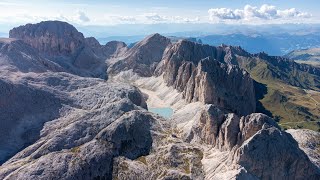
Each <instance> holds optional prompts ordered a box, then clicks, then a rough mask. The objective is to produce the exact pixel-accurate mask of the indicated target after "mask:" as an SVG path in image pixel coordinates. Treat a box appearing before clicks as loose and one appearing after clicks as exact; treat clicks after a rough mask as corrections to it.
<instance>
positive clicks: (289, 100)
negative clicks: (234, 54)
mask: <svg viewBox="0 0 320 180" xmlns="http://www.w3.org/2000/svg"><path fill="white" fill-rule="evenodd" d="M240 62H242V63H241V66H242V67H243V68H245V69H246V70H247V71H248V72H249V73H250V75H251V77H252V78H253V79H254V80H256V81H257V82H259V83H261V84H263V85H264V86H265V88H266V92H265V93H264V94H263V95H262V96H261V97H260V98H259V102H260V103H261V104H262V106H263V108H264V109H265V111H266V112H270V114H268V115H271V116H273V118H274V119H275V120H276V121H277V122H278V124H279V125H280V126H281V127H282V128H283V129H289V128H294V129H297V128H304V129H311V130H315V131H320V125H319V124H320V91H319V85H320V77H319V76H316V75H313V74H310V73H307V72H303V71H301V70H299V69H297V68H294V65H292V67H291V69H290V68H288V67H279V66H275V65H273V64H271V63H269V62H268V61H265V60H261V59H258V58H257V59H242V60H240ZM304 88H305V89H304ZM306 89H313V90H306ZM263 113H265V112H263Z"/></svg>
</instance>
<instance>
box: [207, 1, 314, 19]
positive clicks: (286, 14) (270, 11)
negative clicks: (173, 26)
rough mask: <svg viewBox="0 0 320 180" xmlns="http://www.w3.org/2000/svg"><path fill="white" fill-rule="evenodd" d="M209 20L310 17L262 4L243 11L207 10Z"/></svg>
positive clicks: (246, 7) (293, 10)
mask: <svg viewBox="0 0 320 180" xmlns="http://www.w3.org/2000/svg"><path fill="white" fill-rule="evenodd" d="M208 13H209V20H210V21H212V22H230V21H233V22H234V21H241V22H249V21H252V22H254V21H258V20H265V21H272V20H284V21H285V20H293V19H305V18H310V17H311V16H312V15H311V14H309V13H306V12H300V11H298V10H296V9H295V8H291V9H285V10H279V9H277V7H275V6H272V5H267V4H264V5H262V6H261V7H260V8H259V7H255V6H251V5H246V6H245V7H244V8H243V9H229V8H215V9H209V10H208Z"/></svg>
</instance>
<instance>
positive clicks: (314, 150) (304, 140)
mask: <svg viewBox="0 0 320 180" xmlns="http://www.w3.org/2000/svg"><path fill="white" fill-rule="evenodd" d="M287 133H290V134H291V135H292V137H293V138H294V139H295V140H296V141H297V142H298V144H299V147H300V148H301V149H302V150H303V151H304V152H305V153H306V154H307V155H308V156H309V158H310V160H311V161H312V162H313V163H314V164H315V165H317V166H318V167H319V168H320V133H319V132H315V131H312V130H308V129H289V130H287Z"/></svg>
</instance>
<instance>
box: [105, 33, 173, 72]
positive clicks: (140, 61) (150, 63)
mask: <svg viewBox="0 0 320 180" xmlns="http://www.w3.org/2000/svg"><path fill="white" fill-rule="evenodd" d="M170 45H171V42H170V39H168V38H166V37H164V36H161V35H160V34H153V35H150V36H148V37H146V38H145V39H144V40H142V41H140V42H139V43H137V44H136V45H134V46H133V47H132V48H131V49H129V50H128V51H127V52H126V53H125V55H124V58H123V59H121V60H120V61H118V62H116V63H115V64H113V65H112V66H111V67H110V68H109V69H108V72H110V73H111V74H117V73H119V72H120V71H125V70H129V69H132V70H133V71H134V72H135V73H138V74H139V75H141V76H151V75H152V74H153V72H154V69H155V67H156V66H157V64H158V63H159V62H160V61H161V59H162V56H163V54H164V52H165V50H166V49H167V47H169V46H170Z"/></svg>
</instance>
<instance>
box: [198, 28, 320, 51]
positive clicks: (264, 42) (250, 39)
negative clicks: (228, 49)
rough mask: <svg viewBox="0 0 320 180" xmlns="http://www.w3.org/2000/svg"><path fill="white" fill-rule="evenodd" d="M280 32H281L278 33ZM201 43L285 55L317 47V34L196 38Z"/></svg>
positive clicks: (319, 37)
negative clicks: (226, 45) (297, 50)
mask: <svg viewBox="0 0 320 180" xmlns="http://www.w3.org/2000/svg"><path fill="white" fill-rule="evenodd" d="M279 32H282V31H279ZM197 39H200V40H201V41H202V42H203V43H205V44H209V45H213V46H218V45H221V44H228V45H232V46H241V47H243V48H244V49H246V50H247V51H249V52H250V53H259V52H266V53H268V54H271V55H277V56H281V55H285V54H287V53H289V52H291V51H293V50H296V49H305V48H311V47H319V44H320V36H319V34H318V33H310V34H289V33H283V34H281V33H272V34H268V33H252V34H249V35H247V34H243V33H230V34H225V35H221V34H218V35H207V36H200V37H197Z"/></svg>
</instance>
